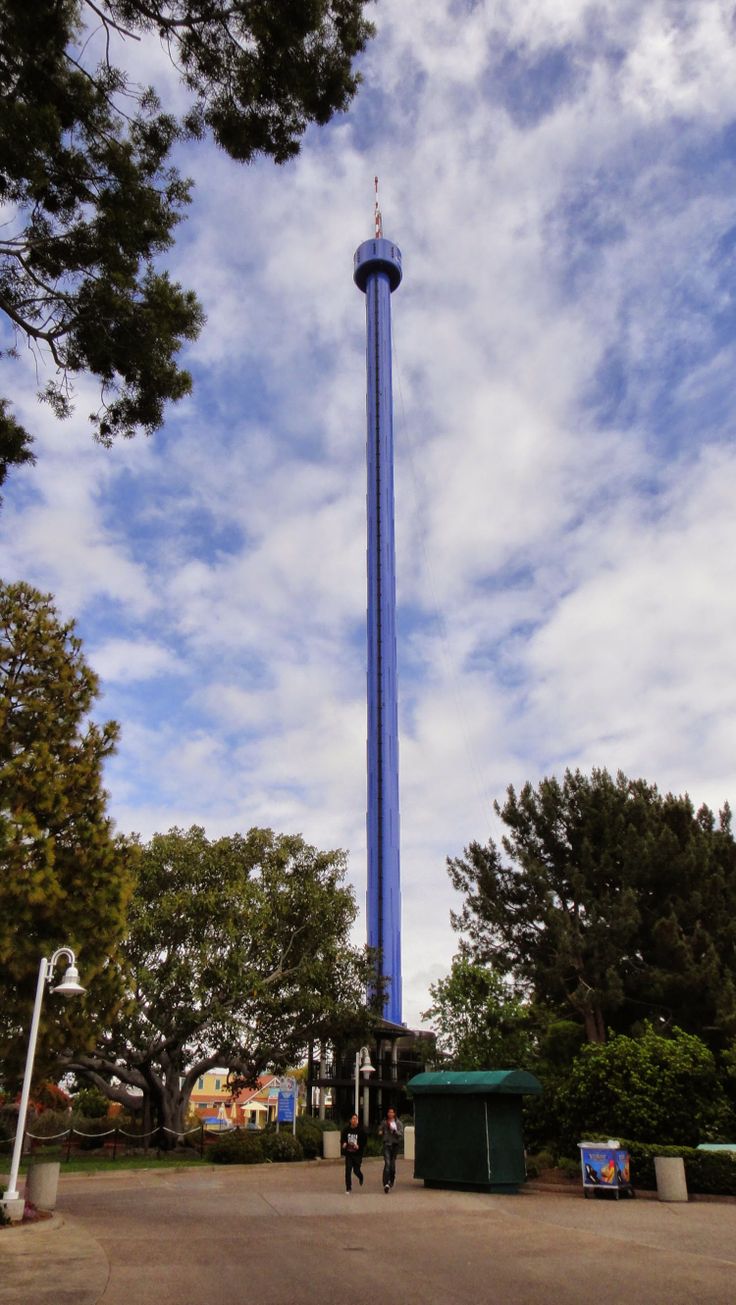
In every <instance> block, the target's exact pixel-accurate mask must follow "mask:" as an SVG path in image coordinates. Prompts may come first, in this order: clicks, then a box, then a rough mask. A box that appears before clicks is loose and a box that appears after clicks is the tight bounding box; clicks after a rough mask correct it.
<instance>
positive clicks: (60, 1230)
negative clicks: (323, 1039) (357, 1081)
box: [0, 1160, 736, 1305]
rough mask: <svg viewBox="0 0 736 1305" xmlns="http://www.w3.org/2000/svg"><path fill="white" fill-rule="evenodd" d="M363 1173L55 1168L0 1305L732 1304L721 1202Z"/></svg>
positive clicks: (4, 1280) (24, 1231)
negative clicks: (347, 1182) (475, 1185)
mask: <svg viewBox="0 0 736 1305" xmlns="http://www.w3.org/2000/svg"><path fill="white" fill-rule="evenodd" d="M411 1171H412V1165H411V1162H408V1161H405V1160H401V1161H400V1162H399V1167H398V1176H397V1185H396V1187H395V1188H394V1190H393V1191H392V1192H391V1193H390V1194H389V1195H388V1196H387V1195H386V1194H385V1193H384V1191H383V1189H382V1187H381V1185H380V1179H381V1162H380V1161H377V1160H376V1161H373V1160H368V1161H366V1162H365V1173H366V1182H365V1186H364V1187H363V1188H362V1189H361V1188H358V1187H357V1186H356V1188H355V1190H354V1191H353V1192H352V1193H351V1194H350V1195H349V1196H347V1195H346V1194H345V1192H344V1190H343V1166H342V1163H341V1162H340V1161H315V1162H311V1163H308V1164H281V1165H252V1166H232V1167H230V1166H220V1167H216V1166H207V1167H206V1168H203V1169H199V1168H197V1169H175V1168H173V1166H172V1168H171V1169H170V1170H166V1169H164V1170H154V1171H150V1170H149V1171H135V1170H118V1171H114V1170H113V1167H112V1162H111V1170H110V1172H109V1173H107V1172H103V1173H97V1174H94V1175H89V1176H87V1175H84V1176H83V1175H71V1174H70V1175H63V1173H62V1177H61V1181H60V1186H59V1200H58V1206H57V1213H56V1214H55V1216H54V1217H53V1219H51V1220H50V1221H48V1222H46V1223H40V1224H36V1225H32V1226H18V1227H14V1228H9V1229H2V1230H0V1305H183V1303H184V1302H188V1301H208V1300H227V1301H228V1305H241V1302H242V1303H243V1305H245V1303H246V1302H248V1303H249V1305H251V1303H252V1302H255V1301H264V1302H268V1305H306V1303H308V1302H310V1301H315V1302H319V1305H346V1302H353V1301H354V1302H356V1303H357V1305H363V1302H367V1301H370V1300H378V1301H380V1302H381V1305H466V1302H467V1305H470V1303H471V1302H472V1303H473V1305H478V1303H479V1302H480V1303H481V1305H485V1303H486V1302H487V1303H488V1305H501V1303H502V1302H503V1303H504V1305H551V1303H552V1302H554V1305H578V1302H580V1305H583V1303H584V1305H590V1302H591V1301H594V1302H596V1305H613V1303H614V1302H615V1303H616V1305H618V1302H621V1305H624V1302H625V1305H630V1302H631V1301H636V1302H637V1305H665V1303H666V1305H686V1303H687V1305H691V1303H692V1305H695V1303H696V1302H697V1305H721V1303H722V1305H736V1204H733V1203H726V1202H724V1203H719V1202H713V1201H709V1202H700V1201H691V1202H689V1203H687V1204H672V1205H668V1204H663V1203H660V1202H658V1201H651V1200H649V1201H642V1200H633V1201H632V1200H627V1201H624V1200H621V1201H618V1202H616V1201H585V1200H583V1197H582V1192H581V1191H580V1189H578V1188H573V1189H572V1190H571V1191H570V1192H558V1191H547V1190H541V1189H538V1188H535V1187H533V1186H531V1187H529V1186H528V1187H527V1188H525V1189H524V1190H523V1191H522V1192H521V1193H520V1194H519V1195H517V1196H493V1195H488V1194H485V1193H475V1192H450V1191H439V1190H436V1189H428V1188H425V1187H424V1185H423V1184H422V1183H421V1182H418V1181H416V1180H414V1179H413V1178H412V1176H411Z"/></svg>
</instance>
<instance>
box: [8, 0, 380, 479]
mask: <svg viewBox="0 0 736 1305" xmlns="http://www.w3.org/2000/svg"><path fill="white" fill-rule="evenodd" d="M365 4H366V0H299V3H292V2H291V0H201V3H196V4H194V3H192V0H96V2H95V3H93V2H92V0H33V3H29V2H28V0H3V4H2V5H0V90H1V91H2V99H3V113H2V116H1V117H0V200H1V201H2V203H3V205H4V207H5V212H6V215H7V219H6V221H5V224H4V227H3V232H2V237H1V238H0V310H1V311H2V312H3V313H4V314H5V316H6V318H7V320H8V323H9V324H10V327H11V329H12V330H13V331H14V332H15V335H16V337H17V338H18V340H20V341H21V342H23V343H24V344H27V345H28V346H29V347H30V348H31V349H32V350H33V351H34V353H35V354H36V357H37V359H38V362H39V366H40V365H41V364H42V363H43V364H44V365H45V363H46V361H47V360H50V362H51V364H52V366H53V369H54V375H53V376H52V377H51V379H50V380H49V381H48V383H47V385H46V386H45V388H44V390H43V391H42V395H41V397H43V398H44V399H45V400H46V401H48V402H49V403H50V404H51V405H52V407H53V409H54V411H55V412H56V414H57V415H58V416H60V417H64V416H67V415H68V414H69V413H70V412H71V410H72V400H73V389H72V386H73V382H74V378H75V377H76V376H79V375H82V374H89V375H91V376H93V377H95V378H97V379H98V381H99V384H100V403H99V406H98V408H97V410H96V411H95V412H93V413H92V414H91V418H90V419H91V422H92V426H93V430H94V433H95V436H96V438H98V439H99V440H101V441H102V442H103V443H105V444H107V443H110V441H111V440H112V439H113V438H114V437H115V436H117V435H123V436H130V435H132V434H134V433H135V432H136V431H138V430H143V431H145V432H146V433H150V432H151V431H153V430H155V429H156V428H157V427H159V426H160V425H161V423H162V421H163V410H164V405H165V403H166V402H167V401H168V400H176V399H179V398H181V397H182V396H183V395H184V394H186V393H187V392H188V391H189V389H190V386H191V378H190V376H189V374H188V373H187V372H186V371H184V370H183V369H181V368H180V367H179V366H178V364H177V362H176V355H177V353H178V351H179V349H180V347H181V345H182V343H183V341H185V340H192V339H194V338H195V337H196V336H197V334H198V332H199V331H200V329H201V326H202V323H203V315H202V310H201V308H200V306H199V304H198V303H197V300H196V298H195V296H194V294H193V293H192V292H191V291H188V290H184V289H182V287H181V286H179V285H177V284H175V283H173V282H172V281H171V280H170V279H169V277H168V276H167V274H166V272H165V271H163V270H162V269H161V266H160V256H161V254H162V253H164V252H165V251H166V249H167V248H168V247H169V246H170V245H171V244H172V241H173V232H174V230H175V227H176V225H177V223H178V222H179V221H180V220H181V217H182V214H183V211H184V209H185V207H186V205H187V203H188V201H189V184H188V182H186V181H183V180H182V179H181V177H180V176H179V174H178V173H177V171H176V169H175V168H174V167H172V165H171V163H170V161H169V156H170V152H171V149H172V146H173V145H174V143H175V142H176V141H177V140H181V139H182V138H185V137H187V136H189V137H191V136H201V135H203V134H204V133H206V132H209V133H211V134H212V135H213V137H214V139H215V140H216V141H217V143H218V145H220V146H221V147H222V148H223V149H224V150H226V151H227V153H228V154H230V155H231V157H232V158H234V159H237V160H239V161H243V162H248V161H249V160H251V159H253V158H254V157H256V156H257V155H259V154H265V155H270V156H271V157H272V158H273V159H275V161H276V162H278V163H281V162H284V161H285V160H286V159H289V158H291V157H293V156H294V155H295V154H296V153H297V152H298V150H299V142H300V138H301V136H302V134H303V133H304V131H305V129H306V127H307V126H308V124H309V123H311V122H315V123H325V122H327V121H328V119H329V118H330V117H331V116H332V114H333V113H335V112H336V111H338V110H341V109H344V108H345V107H346V106H347V104H348V103H349V101H350V99H351V98H352V96H353V95H354V93H355V90H356V87H357V83H358V77H357V75H356V74H355V73H354V72H353V71H352V61H353V59H354V57H355V56H356V55H357V54H358V53H359V52H360V51H361V50H362V49H363V47H364V46H365V43H366V41H367V39H368V36H369V35H370V33H371V27H370V25H369V24H368V23H367V22H366V21H365V20H364V18H363V9H364V7H365ZM100 27H101V28H102V32H100V30H99V29H100ZM95 29H96V31H97V39H95ZM130 37H133V38H135V39H137V38H139V37H143V38H150V39H155V38H156V37H158V38H159V39H160V40H161V41H162V42H163V43H164V44H165V45H167V46H168V49H169V53H170V56H171V58H172V61H173V63H174V65H175V66H176V67H177V68H178V69H179V73H180V77H181V80H182V82H183V85H184V87H185V88H186V91H187V93H188V96H189V104H188V107H187V108H186V110H185V112H184V113H183V115H182V116H181V117H180V118H177V117H176V116H175V115H174V114H172V113H171V112H166V111H165V110H164V109H162V107H161V105H160V103H159V101H158V99H157V97H156V95H155V94H154V93H153V91H152V90H150V89H149V90H141V89H140V87H138V86H137V85H136V80H135V76H134V75H131V74H130V73H128V72H127V71H126V70H125V69H122V68H119V67H116V66H115V65H114V63H113V62H111V57H112V54H113V52H114V50H116V49H117V50H119V49H120V48H121V47H122V45H123V39H122V38H125V39H128V38H130ZM100 45H102V48H103V49H104V51H105V55H104V57H103V59H102V62H101V63H100V64H99V65H98V66H95V65H94V63H90V59H91V57H92V55H91V52H92V51H94V50H99V49H100ZM29 442H30V436H29V435H28V432H27V431H25V430H24V429H23V428H22V427H20V426H19V425H18V424H17V423H15V422H14V421H13V424H10V425H9V417H8V415H6V414H5V412H4V409H3V412H2V416H1V417H0V483H1V482H2V479H3V478H4V475H5V473H6V471H7V468H8V467H9V466H11V465H14V464H17V463H19V462H22V461H27V460H28V455H29Z"/></svg>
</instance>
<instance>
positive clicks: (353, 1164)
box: [345, 1151, 363, 1192]
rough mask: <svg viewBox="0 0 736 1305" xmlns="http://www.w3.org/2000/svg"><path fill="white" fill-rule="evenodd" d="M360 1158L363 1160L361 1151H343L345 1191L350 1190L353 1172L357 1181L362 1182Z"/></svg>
mask: <svg viewBox="0 0 736 1305" xmlns="http://www.w3.org/2000/svg"><path fill="white" fill-rule="evenodd" d="M362 1160H363V1152H362V1151H346V1152H345V1191H346V1192H349V1191H351V1190H352V1186H353V1174H355V1177H356V1178H357V1180H358V1182H359V1183H361V1184H362V1182H363V1174H362V1172H361V1168H360V1166H361V1162H362Z"/></svg>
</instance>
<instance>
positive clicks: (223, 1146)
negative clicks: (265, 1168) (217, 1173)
mask: <svg viewBox="0 0 736 1305" xmlns="http://www.w3.org/2000/svg"><path fill="white" fill-rule="evenodd" d="M208 1158H209V1159H210V1160H211V1161H212V1163H213V1164H216V1165H260V1164H262V1163H263V1161H264V1160H265V1159H266V1152H265V1148H264V1145H263V1138H262V1137H261V1135H260V1134H259V1133H247V1132H243V1133H240V1132H239V1133H234V1134H233V1133H231V1134H230V1136H229V1137H220V1138H218V1139H217V1141H216V1142H215V1144H214V1146H212V1147H211V1149H210V1150H209V1151H208Z"/></svg>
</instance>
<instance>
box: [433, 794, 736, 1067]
mask: <svg viewBox="0 0 736 1305" xmlns="http://www.w3.org/2000/svg"><path fill="white" fill-rule="evenodd" d="M495 810H496V813H497V814H498V815H499V816H500V817H501V819H502V821H503V822H504V825H505V826H506V829H507V830H508V833H507V834H505V835H504V837H503V838H502V841H501V848H500V849H499V847H498V846H497V845H496V844H495V843H494V842H493V841H492V840H491V841H489V842H488V843H487V844H486V845H485V846H482V845H481V844H479V843H471V844H470V846H469V847H468V848H467V849H466V851H465V856H464V857H463V858H456V859H452V860H450V861H449V862H448V866H449V873H450V877H451V879H452V882H453V884H454V886H455V887H456V888H457V889H459V890H460V891H461V892H462V893H464V894H465V902H464V905H463V907H462V909H461V911H460V912H459V913H458V914H456V915H454V916H453V924H454V926H455V927H456V928H457V929H459V930H461V931H462V932H463V933H464V934H465V935H466V942H465V946H466V949H467V950H469V951H470V953H471V954H472V955H473V956H474V958H475V959H476V960H479V961H482V962H484V963H486V962H487V963H490V964H491V965H493V966H494V967H496V968H497V969H498V970H499V972H500V973H501V974H511V975H513V976H514V977H515V978H516V980H517V981H519V982H522V983H524V984H525V985H526V986H527V991H528V992H529V993H530V994H531V995H532V996H533V997H534V998H535V999H537V1000H538V1001H540V1002H544V1003H545V1004H547V1005H552V1006H556V1007H557V1009H558V1010H559V1011H560V1012H561V1013H564V1012H565V1011H567V1012H568V1013H569V1012H570V1011H573V1012H575V1016H576V1018H578V1019H579V1020H580V1021H581V1022H582V1024H583V1026H584V1028H585V1034H586V1037H587V1039H588V1041H591V1042H603V1041H605V1038H606V1032H607V1027H608V1026H612V1027H613V1028H614V1029H615V1030H617V1031H623V1032H627V1031H630V1030H631V1029H635V1028H636V1026H637V1024H641V1023H642V1021H644V1020H646V1019H647V1018H651V1019H652V1020H654V1021H655V1022H656V1023H657V1025H658V1026H659V1027H660V1028H662V1027H668V1026H670V1025H671V1024H672V1023H676V1024H678V1025H680V1026H681V1027H682V1028H684V1029H686V1030H687V1031H690V1032H698V1033H702V1034H703V1035H704V1036H706V1037H708V1038H709V1040H710V1041H711V1043H712V1044H713V1045H714V1047H718V1046H720V1045H722V1044H723V1043H725V1042H726V1041H727V1039H728V1038H729V1036H733V1033H734V1030H736V990H735V987H734V981H735V979H736V924H735V921H736V846H735V845H734V840H733V835H732V833H731V827H730V812H729V810H728V808H727V807H726V808H724V810H723V811H722V812H721V816H720V820H719V821H718V822H717V823H716V821H715V819H714V817H713V815H712V813H711V812H710V811H709V810H708V809H707V808H702V809H701V810H700V811H699V812H698V813H697V814H696V813H695V811H694V809H693V806H692V803H691V802H690V799H689V798H688V797H687V796H686V795H685V796H684V797H674V796H673V795H671V794H668V795H667V796H665V797H663V796H662V795H661V794H660V793H659V792H658V791H657V788H656V787H655V786H654V785H650V784H647V783H646V782H645V781H644V780H629V779H627V778H626V776H625V775H623V774H621V773H619V774H618V775H617V777H616V778H615V779H613V778H612V777H611V776H610V775H609V774H608V773H607V771H605V770H594V771H593V773H592V775H591V776H590V777H587V776H584V775H582V774H581V773H580V771H575V772H571V771H569V770H568V771H566V773H565V777H564V781H563V783H562V784H560V783H559V781H558V780H557V779H555V778H550V779H544V780H542V781H541V783H540V784H539V785H538V787H537V788H536V789H534V788H533V787H532V785H531V784H526V785H525V786H524V787H523V788H522V789H521V791H520V792H519V794H518V795H517V794H516V792H515V791H514V789H513V787H511V788H509V790H508V794H507V799H506V802H505V803H504V805H503V807H501V806H500V805H499V804H498V803H496V804H495ZM504 853H505V855H506V857H507V858H508V860H505V859H504Z"/></svg>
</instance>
